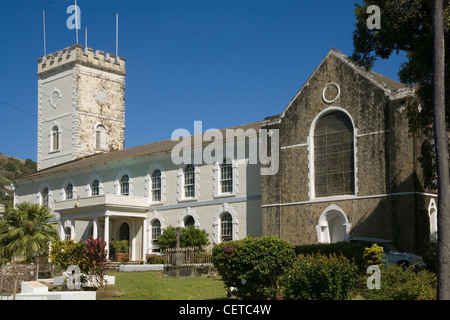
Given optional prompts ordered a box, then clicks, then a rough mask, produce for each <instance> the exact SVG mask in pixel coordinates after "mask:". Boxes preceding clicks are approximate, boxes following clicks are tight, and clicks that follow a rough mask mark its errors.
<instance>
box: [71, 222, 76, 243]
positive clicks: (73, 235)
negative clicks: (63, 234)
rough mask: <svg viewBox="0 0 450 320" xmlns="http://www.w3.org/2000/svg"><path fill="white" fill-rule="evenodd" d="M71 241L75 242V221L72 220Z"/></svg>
mask: <svg viewBox="0 0 450 320" xmlns="http://www.w3.org/2000/svg"><path fill="white" fill-rule="evenodd" d="M70 239H72V240H75V220H74V219H73V218H71V219H70Z"/></svg>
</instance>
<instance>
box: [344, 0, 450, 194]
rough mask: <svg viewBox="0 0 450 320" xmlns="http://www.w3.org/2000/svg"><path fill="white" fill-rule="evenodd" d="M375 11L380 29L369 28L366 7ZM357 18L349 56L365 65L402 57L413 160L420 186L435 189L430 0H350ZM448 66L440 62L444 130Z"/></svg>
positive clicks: (449, 19)
mask: <svg viewBox="0 0 450 320" xmlns="http://www.w3.org/2000/svg"><path fill="white" fill-rule="evenodd" d="M370 5H376V6H378V7H379V8H380V9H381V28H380V29H370V28H368V27H367V19H368V18H369V17H370V14H368V13H367V8H368V7H369V6H370ZM444 8H445V9H444V15H445V40H446V41H445V53H446V56H447V57H448V56H450V50H449V47H450V46H449V43H450V6H449V0H444ZM355 15H356V18H357V22H356V29H355V30H354V32H353V46H354V51H353V55H352V60H354V61H355V62H356V63H357V64H359V65H360V66H363V67H365V68H367V69H369V70H370V69H371V68H372V67H373V66H374V64H375V62H376V61H377V60H378V59H388V58H389V57H391V55H392V54H395V53H399V52H400V51H402V52H404V53H405V54H406V61H405V62H404V63H403V64H402V65H401V68H400V70H399V79H400V81H401V82H402V83H404V84H406V85H414V86H415V87H416V88H417V96H418V98H419V101H415V102H413V103H411V104H409V105H408V106H407V112H408V120H409V127H410V132H411V134H417V135H419V136H421V135H423V136H425V137H426V138H425V139H424V141H423V143H422V147H421V155H420V157H419V161H420V163H421V165H422V169H423V178H424V182H425V187H427V188H430V189H436V188H437V173H436V172H437V171H436V152H435V148H434V132H433V118H434V117H433V50H432V48H433V23H432V21H433V19H432V17H433V10H432V1H430V0H401V1H398V0H364V1H362V4H355ZM449 75H450V65H449V64H448V63H446V64H445V80H446V84H445V86H446V87H445V91H446V96H445V102H446V103H445V105H446V124H447V131H449V130H450V124H449V116H450V95H449V94H448V93H449V92H450V81H449V80H450V79H449Z"/></svg>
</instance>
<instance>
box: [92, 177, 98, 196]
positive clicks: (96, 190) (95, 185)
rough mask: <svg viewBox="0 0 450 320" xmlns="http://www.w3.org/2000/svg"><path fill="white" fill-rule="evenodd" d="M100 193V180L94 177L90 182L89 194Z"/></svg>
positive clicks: (96, 194)
mask: <svg viewBox="0 0 450 320" xmlns="http://www.w3.org/2000/svg"><path fill="white" fill-rule="evenodd" d="M98 195H100V182H99V181H98V180H97V179H95V180H94V182H92V184H91V196H98Z"/></svg>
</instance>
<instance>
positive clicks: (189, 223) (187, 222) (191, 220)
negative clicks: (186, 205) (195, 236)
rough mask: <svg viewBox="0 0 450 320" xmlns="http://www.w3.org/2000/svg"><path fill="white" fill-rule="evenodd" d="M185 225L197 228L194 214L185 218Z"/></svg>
mask: <svg viewBox="0 0 450 320" xmlns="http://www.w3.org/2000/svg"><path fill="white" fill-rule="evenodd" d="M184 227H185V228H191V227H192V228H195V219H194V217H193V216H186V218H184Z"/></svg>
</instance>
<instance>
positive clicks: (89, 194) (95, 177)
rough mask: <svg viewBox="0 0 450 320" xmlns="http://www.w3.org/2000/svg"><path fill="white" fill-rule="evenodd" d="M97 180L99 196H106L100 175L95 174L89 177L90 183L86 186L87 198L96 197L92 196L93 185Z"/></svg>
mask: <svg viewBox="0 0 450 320" xmlns="http://www.w3.org/2000/svg"><path fill="white" fill-rule="evenodd" d="M95 180H97V181H98V196H102V195H103V194H104V193H103V182H102V179H101V178H100V176H99V175H98V174H94V175H92V176H90V177H89V179H88V183H87V184H86V197H96V196H94V195H92V184H93V183H94V181H95Z"/></svg>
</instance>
